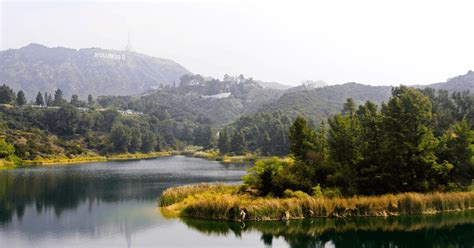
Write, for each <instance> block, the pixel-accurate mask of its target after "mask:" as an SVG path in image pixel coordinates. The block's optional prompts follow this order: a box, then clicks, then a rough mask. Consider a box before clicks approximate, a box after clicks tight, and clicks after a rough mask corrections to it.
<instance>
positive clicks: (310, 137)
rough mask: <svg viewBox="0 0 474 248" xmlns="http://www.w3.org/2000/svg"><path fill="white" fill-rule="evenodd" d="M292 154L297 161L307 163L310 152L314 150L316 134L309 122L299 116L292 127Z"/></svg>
mask: <svg viewBox="0 0 474 248" xmlns="http://www.w3.org/2000/svg"><path fill="white" fill-rule="evenodd" d="M289 136H290V142H291V143H290V152H291V153H292V154H293V155H294V156H295V158H296V159H298V160H301V161H305V160H306V156H307V154H308V152H309V151H310V150H314V133H313V130H312V129H311V128H310V127H309V126H308V121H307V120H306V119H305V118H303V117H301V116H298V117H297V118H296V120H295V121H294V122H293V125H292V126H291V127H290V135H289Z"/></svg>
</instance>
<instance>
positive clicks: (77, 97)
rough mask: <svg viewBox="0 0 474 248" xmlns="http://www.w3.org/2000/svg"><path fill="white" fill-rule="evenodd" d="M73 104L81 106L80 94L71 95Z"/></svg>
mask: <svg viewBox="0 0 474 248" xmlns="http://www.w3.org/2000/svg"><path fill="white" fill-rule="evenodd" d="M71 104H72V105H74V106H76V107H79V96H78V95H72V96H71Z"/></svg>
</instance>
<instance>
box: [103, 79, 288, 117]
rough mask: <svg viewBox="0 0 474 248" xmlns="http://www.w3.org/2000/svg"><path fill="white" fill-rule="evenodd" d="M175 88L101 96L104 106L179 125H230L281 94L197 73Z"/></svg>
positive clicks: (250, 83)
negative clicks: (134, 111)
mask: <svg viewBox="0 0 474 248" xmlns="http://www.w3.org/2000/svg"><path fill="white" fill-rule="evenodd" d="M176 85H177V86H176V87H164V88H162V89H157V90H150V91H148V92H146V93H144V94H141V95H140V96H122V97H116V96H102V97H99V98H98V102H99V103H100V104H101V105H102V106H104V107H115V108H119V109H133V110H137V111H140V112H144V113H150V114H153V115H155V116H160V118H162V119H165V118H168V117H170V118H172V119H174V120H177V121H179V122H183V123H188V124H193V123H200V124H205V123H207V122H208V123H211V124H214V125H217V126H221V125H225V124H229V123H231V122H233V121H235V120H236V119H238V118H239V117H240V116H242V115H251V114H254V113H256V112H257V111H258V110H259V109H260V107H261V106H262V105H264V104H267V103H270V102H274V101H276V100H277V99H278V98H279V97H280V96H281V95H282V94H283V91H281V90H276V89H266V88H263V87H262V86H261V85H260V84H259V83H258V82H256V81H254V80H253V79H251V78H244V77H243V75H242V76H241V77H239V78H234V77H227V78H226V79H225V81H224V80H223V81H221V80H219V79H214V78H209V77H202V76H201V75H199V74H196V75H185V76H183V77H181V80H180V82H179V84H178V83H177V84H176Z"/></svg>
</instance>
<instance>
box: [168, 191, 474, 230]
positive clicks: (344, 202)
mask: <svg viewBox="0 0 474 248" xmlns="http://www.w3.org/2000/svg"><path fill="white" fill-rule="evenodd" d="M243 188H244V187H242V186H238V185H224V184H198V185H188V186H180V187H175V188H169V189H167V190H165V191H164V192H163V195H162V196H161V198H160V203H159V204H160V206H161V211H162V213H163V214H164V215H165V216H169V217H178V216H179V217H192V218H200V219H208V220H232V221H245V220H256V221H260V220H292V219H305V218H318V217H333V218H344V217H352V216H354V217H355V216H360V217H369V216H384V217H385V216H398V215H422V214H435V213H440V212H450V211H463V210H470V209H474V192H449V193H426V194H422V193H400V194H385V195H379V196H352V197H340V196H336V197H327V196H310V195H308V194H306V193H304V192H301V191H295V192H293V191H290V190H287V191H286V192H285V196H284V197H281V198H275V197H258V196H253V195H252V194H250V193H249V192H244V191H242V189H243Z"/></svg>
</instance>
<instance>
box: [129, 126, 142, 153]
mask: <svg viewBox="0 0 474 248" xmlns="http://www.w3.org/2000/svg"><path fill="white" fill-rule="evenodd" d="M131 134H132V139H131V140H130V146H129V148H128V150H129V151H130V152H138V151H140V149H141V147H142V135H141V132H140V130H139V129H138V128H132V129H131Z"/></svg>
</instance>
